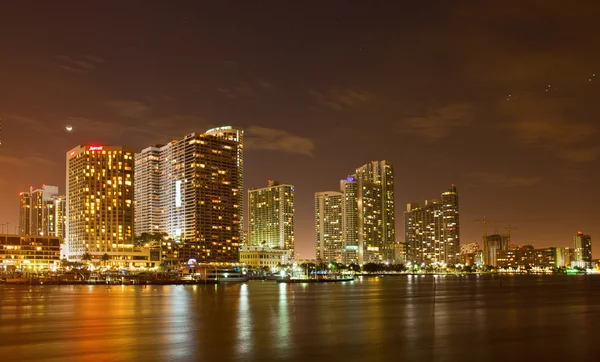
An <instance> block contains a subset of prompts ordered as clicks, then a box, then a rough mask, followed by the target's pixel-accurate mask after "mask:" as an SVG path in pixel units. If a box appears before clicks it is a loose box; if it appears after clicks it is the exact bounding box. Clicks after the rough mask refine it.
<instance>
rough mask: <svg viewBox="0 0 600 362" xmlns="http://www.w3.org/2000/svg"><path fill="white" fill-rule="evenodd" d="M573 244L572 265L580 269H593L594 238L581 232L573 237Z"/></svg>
mask: <svg viewBox="0 0 600 362" xmlns="http://www.w3.org/2000/svg"><path fill="white" fill-rule="evenodd" d="M573 244H574V246H573V260H572V261H571V265H572V266H577V267H580V268H592V237H591V236H590V235H584V234H583V232H581V231H579V232H578V233H577V235H575V236H574V237H573Z"/></svg>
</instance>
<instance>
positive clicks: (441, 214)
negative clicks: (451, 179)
mask: <svg viewBox="0 0 600 362" xmlns="http://www.w3.org/2000/svg"><path fill="white" fill-rule="evenodd" d="M404 231H405V242H406V244H407V255H408V259H409V261H412V262H416V263H426V264H429V263H446V264H458V263H459V262H460V218H459V206H458V192H457V191H456V186H455V185H452V188H451V189H449V190H447V191H445V192H443V193H442V198H441V200H427V201H425V205H424V206H420V205H419V204H417V203H410V204H408V205H407V207H406V212H405V213H404Z"/></svg>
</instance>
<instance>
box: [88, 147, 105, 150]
mask: <svg viewBox="0 0 600 362" xmlns="http://www.w3.org/2000/svg"><path fill="white" fill-rule="evenodd" d="M103 149H104V147H103V146H90V147H88V151H102V150H103Z"/></svg>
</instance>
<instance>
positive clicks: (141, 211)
mask: <svg viewBox="0 0 600 362" xmlns="http://www.w3.org/2000/svg"><path fill="white" fill-rule="evenodd" d="M161 147H163V146H156V147H148V148H145V149H143V150H142V152H140V153H136V154H135V180H136V182H135V185H134V199H135V223H134V224H135V230H134V231H135V235H141V234H142V233H155V232H160V231H162V230H161V227H160V226H161V225H160V222H161V217H162V209H161V205H160V202H161V198H160V181H161V168H160V160H161V152H160V150H161Z"/></svg>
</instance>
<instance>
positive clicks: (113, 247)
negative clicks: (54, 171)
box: [66, 145, 134, 261]
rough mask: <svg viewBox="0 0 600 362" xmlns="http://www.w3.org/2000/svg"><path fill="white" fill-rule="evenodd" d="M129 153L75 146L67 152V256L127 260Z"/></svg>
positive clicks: (130, 237) (131, 170)
mask: <svg viewBox="0 0 600 362" xmlns="http://www.w3.org/2000/svg"><path fill="white" fill-rule="evenodd" d="M133 157H134V151H133V150H132V149H129V148H127V147H121V146H83V145H80V146H77V147H75V148H73V149H72V150H70V151H69V152H67V174H66V178H67V209H66V210H67V212H66V216H67V230H66V234H67V250H66V252H67V257H68V258H69V259H75V260H77V259H80V258H81V256H82V255H83V254H84V253H89V254H91V255H93V256H94V257H96V258H98V257H99V255H103V254H105V253H106V254H108V255H109V256H111V258H112V260H113V261H115V260H128V259H129V258H130V257H131V255H130V254H127V253H128V252H133V241H134V239H133V238H134V235H133V215H134V203H133V188H134V185H133V179H134V158H133Z"/></svg>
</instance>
